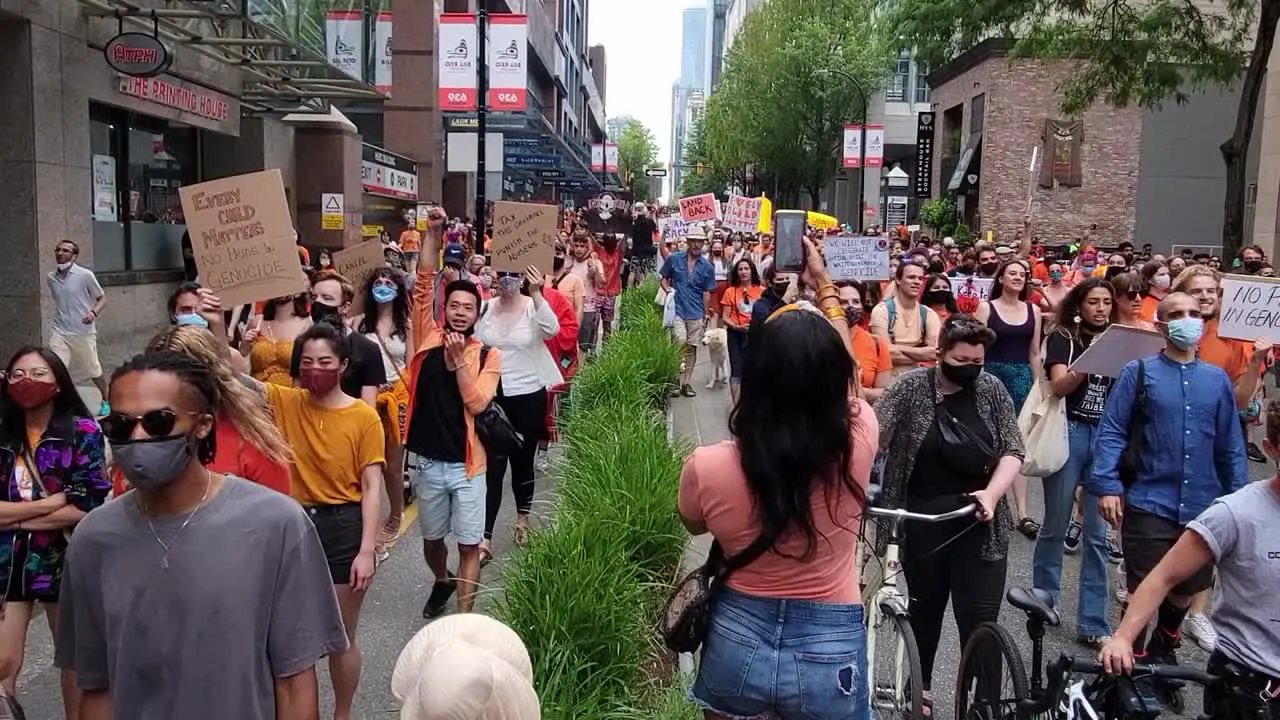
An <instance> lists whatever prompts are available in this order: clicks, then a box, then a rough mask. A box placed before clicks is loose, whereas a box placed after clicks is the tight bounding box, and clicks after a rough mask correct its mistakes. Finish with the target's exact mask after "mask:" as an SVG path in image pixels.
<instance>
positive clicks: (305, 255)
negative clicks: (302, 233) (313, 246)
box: [298, 245, 311, 265]
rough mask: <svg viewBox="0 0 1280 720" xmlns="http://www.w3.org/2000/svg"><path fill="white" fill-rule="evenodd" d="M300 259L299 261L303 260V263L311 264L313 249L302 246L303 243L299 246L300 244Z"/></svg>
mask: <svg viewBox="0 0 1280 720" xmlns="http://www.w3.org/2000/svg"><path fill="white" fill-rule="evenodd" d="M298 261H299V262H301V263H302V264H303V265H310V264H311V251H310V250H308V249H306V248H304V247H302V246H301V245H299V246H298Z"/></svg>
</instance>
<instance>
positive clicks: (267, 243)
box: [178, 170, 307, 307]
mask: <svg viewBox="0 0 1280 720" xmlns="http://www.w3.org/2000/svg"><path fill="white" fill-rule="evenodd" d="M178 192H179V195H180V197H181V198H182V211H183V213H184V214H185V215H186V219H187V230H188V231H189V232H190V233H191V248H192V250H193V251H194V253H195V260H196V269H197V270H198V271H199V273H200V282H201V284H203V285H204V286H205V287H207V288H209V289H210V290H212V291H214V292H215V293H217V295H218V297H219V298H220V299H221V300H222V305H223V307H235V306H237V305H243V304H245V303H252V302H257V301H259V300H267V299H269V298H274V297H284V296H285V295H296V294H297V293H300V292H302V291H303V290H305V289H306V288H307V278H306V276H305V275H303V274H302V265H301V263H300V262H299V260H298V248H297V246H296V239H297V233H296V232H295V231H294V229H293V221H292V220H291V219H290V218H289V204H288V201H287V200H286V199H285V195H284V182H283V181H282V180H281V179H280V171H279V170H265V171H263V172H257V173H250V174H248V175H237V176H235V177H229V178H222V179H221V180H211V181H209V182H204V183H199V184H198V185H187V186H186V187H183V188H180V189H179V190H178Z"/></svg>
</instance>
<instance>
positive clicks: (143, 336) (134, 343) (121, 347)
mask: <svg viewBox="0 0 1280 720" xmlns="http://www.w3.org/2000/svg"><path fill="white" fill-rule="evenodd" d="M165 327H167V325H166V323H157V324H156V326H155V327H153V328H151V329H150V330H144V331H142V332H134V333H128V334H124V335H99V336H98V360H99V362H101V363H102V374H103V376H104V377H106V379H107V382H111V373H113V372H115V370H116V368H118V367H120V366H121V365H123V364H124V363H125V361H127V360H128V359H129V358H131V357H133V356H134V355H137V354H138V353H140V352H142V351H143V350H145V349H146V347H147V343H148V342H149V341H150V340H151V338H153V337H155V334H156V333H158V332H160V330H162V329H164V328H165ZM77 380H78V381H79V384H77V385H76V387H77V388H79V390H80V396H81V397H82V398H84V404H85V405H87V406H88V407H89V409H90V410H92V411H95V412H96V411H97V409H98V405H99V403H101V402H102V398H101V397H99V396H98V389H97V388H96V387H94V386H93V383H91V382H89V381H88V379H86V378H77Z"/></svg>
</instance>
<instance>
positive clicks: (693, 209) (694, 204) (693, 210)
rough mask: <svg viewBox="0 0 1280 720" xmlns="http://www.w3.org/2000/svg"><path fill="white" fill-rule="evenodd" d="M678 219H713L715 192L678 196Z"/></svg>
mask: <svg viewBox="0 0 1280 720" xmlns="http://www.w3.org/2000/svg"><path fill="white" fill-rule="evenodd" d="M680 219H681V220H684V221H685V222H687V223H692V222H702V221H704V220H715V219H716V196H715V193H705V194H703V195H692V196H690V197H682V198H680Z"/></svg>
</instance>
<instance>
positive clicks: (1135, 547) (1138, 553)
mask: <svg viewBox="0 0 1280 720" xmlns="http://www.w3.org/2000/svg"><path fill="white" fill-rule="evenodd" d="M1186 531H1187V530H1186V528H1184V527H1182V526H1180V525H1178V523H1176V522H1174V521H1172V520H1167V519H1165V518H1162V517H1160V516H1158V515H1152V514H1151V513H1147V512H1143V511H1141V510H1135V509H1133V508H1130V507H1126V508H1125V509H1124V521H1123V522H1122V523H1121V524H1120V543H1121V545H1123V548H1122V549H1123V550H1124V572H1125V583H1126V584H1127V585H1128V586H1129V588H1128V589H1129V592H1134V591H1135V590H1137V589H1138V584H1139V583H1141V582H1142V579H1143V578H1145V577H1146V576H1147V574H1148V573H1150V572H1151V571H1152V570H1154V569H1155V567H1156V565H1157V564H1158V563H1159V562H1160V559H1161V558H1163V557H1164V556H1165V553H1167V552H1169V549H1170V548H1172V547H1173V544H1174V543H1176V542H1178V538H1180V537H1182V533H1184V532H1186ZM1210 587H1213V563H1209V564H1207V565H1205V566H1204V567H1202V568H1200V569H1199V570H1197V571H1196V573H1195V574H1194V575H1192V576H1191V577H1189V578H1187V579H1186V580H1183V581H1182V582H1180V583H1178V584H1177V585H1175V586H1174V588H1173V591H1172V594H1173V595H1179V596H1181V597H1191V596H1192V595H1195V594H1196V593H1198V592H1201V591H1203V590H1208V589H1209V588H1210Z"/></svg>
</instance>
